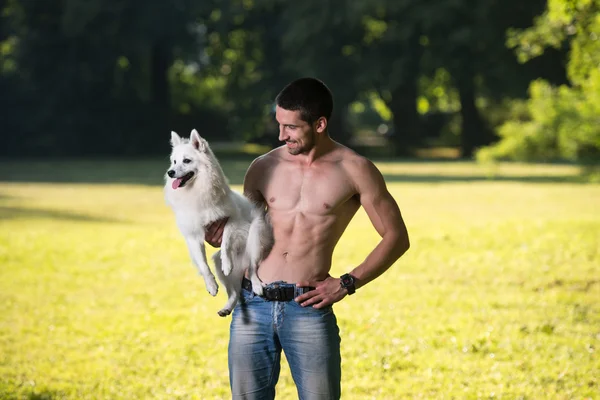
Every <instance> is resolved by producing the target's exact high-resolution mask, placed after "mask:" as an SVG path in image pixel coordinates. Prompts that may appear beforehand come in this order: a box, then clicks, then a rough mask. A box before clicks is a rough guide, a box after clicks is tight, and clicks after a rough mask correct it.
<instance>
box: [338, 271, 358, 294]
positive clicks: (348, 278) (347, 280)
mask: <svg viewBox="0 0 600 400" xmlns="http://www.w3.org/2000/svg"><path fill="white" fill-rule="evenodd" d="M354 282H355V279H354V277H353V276H352V275H350V274H344V275H342V276H340V285H341V286H342V288H344V289H346V290H347V291H348V294H349V295H350V294H354V292H355V291H356V287H355V286H354Z"/></svg>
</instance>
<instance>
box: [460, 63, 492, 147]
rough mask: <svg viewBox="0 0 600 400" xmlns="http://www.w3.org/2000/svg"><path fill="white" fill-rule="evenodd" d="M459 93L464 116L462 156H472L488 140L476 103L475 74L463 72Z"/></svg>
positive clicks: (461, 110) (461, 113)
mask: <svg viewBox="0 0 600 400" xmlns="http://www.w3.org/2000/svg"><path fill="white" fill-rule="evenodd" d="M458 93H459V96H460V106H461V107H460V115H461V117H462V132H461V149H460V151H461V157H463V158H471V157H472V156H473V153H474V150H475V149H476V148H477V147H478V146H479V145H481V144H483V143H484V142H485V140H486V129H485V124H484V123H483V120H482V118H481V115H480V114H479V110H478V109H477V106H476V105H475V84H474V82H473V75H471V74H462V76H461V78H459V79H458Z"/></svg>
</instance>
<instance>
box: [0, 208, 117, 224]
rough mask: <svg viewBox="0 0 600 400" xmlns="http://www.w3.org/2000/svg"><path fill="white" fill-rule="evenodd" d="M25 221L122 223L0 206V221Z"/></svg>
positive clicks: (33, 209) (99, 218)
mask: <svg viewBox="0 0 600 400" xmlns="http://www.w3.org/2000/svg"><path fill="white" fill-rule="evenodd" d="M20 218H23V219H27V218H44V219H53V220H61V221H82V222H108V223H115V222H124V221H121V220H118V219H112V218H104V217H94V216H91V215H85V214H77V213H72V212H67V211H57V210H44V209H39V208H22V207H8V206H0V220H9V219H20Z"/></svg>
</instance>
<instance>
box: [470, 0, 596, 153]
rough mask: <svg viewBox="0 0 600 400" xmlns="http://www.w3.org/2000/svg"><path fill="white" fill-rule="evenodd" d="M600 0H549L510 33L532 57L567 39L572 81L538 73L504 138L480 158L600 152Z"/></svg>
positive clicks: (512, 41) (525, 59) (521, 56)
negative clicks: (528, 22)
mask: <svg viewBox="0 0 600 400" xmlns="http://www.w3.org/2000/svg"><path fill="white" fill-rule="evenodd" d="M598 32H600V0H582V1H571V0H550V1H549V2H548V8H547V10H546V11H545V12H544V13H543V14H542V15H541V16H540V17H538V18H537V19H536V20H535V23H534V25H533V26H532V27H531V28H529V29H526V30H513V31H511V32H510V33H509V37H508V45H509V46H510V47H513V48H515V49H516V52H517V54H518V56H519V59H520V60H521V61H522V62H528V61H529V60H530V59H532V58H535V57H539V56H540V55H542V54H543V53H544V52H545V51H546V49H547V48H548V47H554V48H560V47H562V46H565V45H568V47H569V49H570V50H569V61H568V66H567V72H568V78H569V85H560V86H559V87H555V86H553V85H551V84H550V83H548V82H547V81H545V80H542V79H539V80H537V81H535V82H533V83H532V84H531V86H530V96H531V97H530V99H529V100H528V101H526V102H521V103H517V104H516V105H515V107H514V108H513V114H514V115H513V119H512V120H510V121H508V122H506V123H505V124H504V125H502V126H501V128H500V130H499V134H500V137H501V140H500V141H499V142H498V143H497V144H495V145H493V146H490V147H488V148H485V149H482V150H481V151H480V152H479V153H478V158H479V159H480V160H490V159H502V158H508V159H516V160H553V159H561V158H562V159H570V160H575V161H580V162H584V161H588V160H593V159H597V157H598V156H599V155H600V119H599V118H598V115H600V70H599V69H598V65H600V40H598V36H599V34H598Z"/></svg>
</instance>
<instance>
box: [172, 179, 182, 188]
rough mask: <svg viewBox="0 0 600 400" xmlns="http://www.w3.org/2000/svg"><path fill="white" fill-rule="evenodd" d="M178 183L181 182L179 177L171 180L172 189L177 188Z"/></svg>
mask: <svg viewBox="0 0 600 400" xmlns="http://www.w3.org/2000/svg"><path fill="white" fill-rule="evenodd" d="M179 184H181V178H177V179H175V180H173V183H172V185H171V186H172V187H173V189H177V188H178V187H179Z"/></svg>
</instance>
